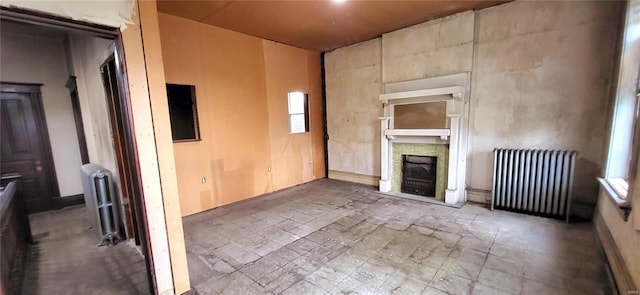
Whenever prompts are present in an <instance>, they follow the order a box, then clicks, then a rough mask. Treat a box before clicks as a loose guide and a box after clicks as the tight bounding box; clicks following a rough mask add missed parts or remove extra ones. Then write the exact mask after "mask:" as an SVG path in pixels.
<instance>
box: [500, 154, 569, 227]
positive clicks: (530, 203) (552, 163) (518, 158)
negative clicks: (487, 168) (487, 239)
mask: <svg viewBox="0 0 640 295" xmlns="http://www.w3.org/2000/svg"><path fill="white" fill-rule="evenodd" d="M493 157H494V159H493V192H492V198H491V209H492V210H493V209H494V208H495V209H503V210H509V211H515V212H521V213H527V214H531V215H540V216H547V217H552V218H559V219H561V218H566V220H567V222H568V221H569V213H570V206H571V195H572V186H573V176H574V173H575V171H574V167H575V162H576V157H577V152H576V151H563V150H527V149H495V150H494V151H493Z"/></svg>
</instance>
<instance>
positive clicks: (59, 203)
mask: <svg viewBox="0 0 640 295" xmlns="http://www.w3.org/2000/svg"><path fill="white" fill-rule="evenodd" d="M81 204H84V194H77V195H72V196H68V197H57V198H53V199H51V205H52V206H53V209H62V208H65V207H69V206H75V205H81Z"/></svg>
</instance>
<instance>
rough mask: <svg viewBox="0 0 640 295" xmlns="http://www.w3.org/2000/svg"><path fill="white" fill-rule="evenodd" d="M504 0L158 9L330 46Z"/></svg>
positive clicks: (167, 3)
mask: <svg viewBox="0 0 640 295" xmlns="http://www.w3.org/2000/svg"><path fill="white" fill-rule="evenodd" d="M504 2H506V1H495V0H467V1H436V0H425V1H416V0H414V1H377V0H369V1H362V0H359V1H345V2H341V3H338V2H333V1H329V0H322V1H320V0H297V1H185V0H180V1H176V0H160V1H158V11H160V12H163V13H166V14H171V15H175V16H178V17H182V18H187V19H191V20H194V21H197V22H201V23H205V24H209V25H213V26H217V27H222V28H225V29H229V30H232V31H236V32H241V33H245V34H248V35H252V36H256V37H261V38H264V39H268V40H274V41H278V42H280V43H284V44H289V45H293V46H296V47H300V48H304V49H309V50H316V51H329V50H333V49H336V48H339V47H342V46H345V45H349V44H353V43H357V42H361V41H365V40H369V39H373V38H376V37H379V36H381V35H382V34H383V33H387V32H391V31H395V30H397V29H401V28H405V27H408V26H411V25H415V24H419V23H422V22H425V21H428V20H432V19H436V18H439V17H443V16H447V15H452V14H455V13H458V12H462V11H466V10H470V9H482V8H486V7H489V6H493V5H497V4H500V3H504Z"/></svg>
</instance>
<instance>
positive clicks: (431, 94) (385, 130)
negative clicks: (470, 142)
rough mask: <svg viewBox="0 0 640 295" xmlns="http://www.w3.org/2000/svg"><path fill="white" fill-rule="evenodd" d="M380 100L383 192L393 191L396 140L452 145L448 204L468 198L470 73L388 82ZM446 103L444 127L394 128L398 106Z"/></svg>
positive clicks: (447, 185) (381, 184)
mask: <svg viewBox="0 0 640 295" xmlns="http://www.w3.org/2000/svg"><path fill="white" fill-rule="evenodd" d="M383 92H384V94H380V101H382V103H383V105H384V116H383V117H380V118H379V119H380V127H381V128H380V135H381V136H380V141H381V143H380V144H381V146H380V148H381V149H380V174H381V175H380V192H390V191H391V179H393V163H392V162H391V161H392V156H391V155H393V143H423V144H449V163H448V166H447V171H448V172H447V176H448V178H447V184H446V189H445V200H444V201H445V203H446V204H452V205H453V204H457V203H460V202H465V201H466V196H465V193H464V192H465V189H464V186H465V176H466V165H465V162H466V161H465V160H466V154H467V153H466V148H467V138H468V124H469V120H468V118H469V116H468V114H469V107H468V103H467V102H468V101H469V99H468V97H469V94H468V93H469V73H459V74H454V75H447V76H440V77H434V78H427V79H420V80H412V81H404V82H396V83H387V84H385V85H384V91H383ZM429 102H445V103H446V117H447V122H446V125H445V128H443V129H395V128H394V107H395V106H396V105H406V104H418V103H429Z"/></svg>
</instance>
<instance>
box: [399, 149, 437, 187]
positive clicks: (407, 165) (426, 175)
mask: <svg viewBox="0 0 640 295" xmlns="http://www.w3.org/2000/svg"><path fill="white" fill-rule="evenodd" d="M436 167H437V158H436V157H430V156H413V155H403V156H402V184H401V186H400V191H401V192H403V193H407V194H413V195H419V196H426V197H435V196H436V175H437V173H436Z"/></svg>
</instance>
